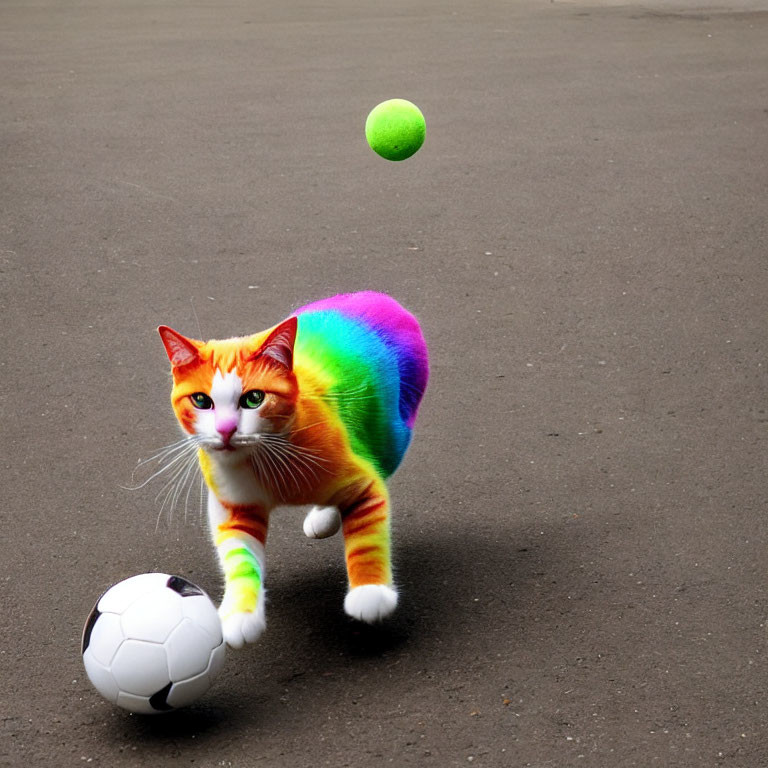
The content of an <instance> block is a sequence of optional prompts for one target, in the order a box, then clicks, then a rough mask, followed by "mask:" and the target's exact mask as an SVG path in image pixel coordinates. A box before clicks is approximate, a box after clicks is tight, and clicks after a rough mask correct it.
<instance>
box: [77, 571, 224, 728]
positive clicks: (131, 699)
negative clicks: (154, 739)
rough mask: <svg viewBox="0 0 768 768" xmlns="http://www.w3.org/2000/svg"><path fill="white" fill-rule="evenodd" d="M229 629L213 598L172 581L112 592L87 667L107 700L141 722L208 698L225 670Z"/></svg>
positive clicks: (97, 614) (89, 636)
mask: <svg viewBox="0 0 768 768" xmlns="http://www.w3.org/2000/svg"><path fill="white" fill-rule="evenodd" d="M225 649H226V644H225V643H224V640H223V637H222V633H221V621H220V620H219V615H218V612H217V611H216V607H215V606H214V604H213V603H212V602H211V599H210V598H209V597H208V595H206V594H205V592H203V590H202V589H200V587H198V586H197V585H195V584H192V582H190V581H187V580H186V579H182V578H181V577H180V576H169V575H168V574H166V573H144V574H141V575H140V576H133V577H131V578H130V579H125V581H121V582H119V583H118V584H115V585H114V586H113V587H110V589H108V590H107V591H106V592H105V593H104V594H103V595H102V596H101V597H100V598H99V600H98V601H97V602H96V605H95V606H94V608H93V610H92V611H91V614H90V616H89V617H88V620H87V621H86V623H85V629H84V630H83V643H82V652H83V663H84V664H85V671H86V672H87V673H88V678H89V679H90V681H91V682H92V683H93V685H94V687H95V688H96V690H97V691H98V692H99V693H100V694H101V695H102V696H104V698H105V699H107V700H108V701H111V702H112V703H113V704H117V705H118V706H119V707H123V708H124V709H127V710H130V711H131V712H138V713H141V714H155V713H158V712H167V711H169V710H171V709H177V708H178V707H184V706H186V705H187V704H191V703H192V702H193V701H194V700H195V699H197V698H199V697H200V696H202V695H203V694H204V693H205V692H206V691H207V690H208V688H210V686H211V684H212V682H213V679H214V678H215V677H216V675H217V674H218V673H219V671H220V670H221V667H222V665H223V663H224V654H225Z"/></svg>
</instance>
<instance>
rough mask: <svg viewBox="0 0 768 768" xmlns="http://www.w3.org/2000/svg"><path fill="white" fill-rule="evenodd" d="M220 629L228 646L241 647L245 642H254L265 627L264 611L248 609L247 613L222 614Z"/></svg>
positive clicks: (220, 614) (220, 612)
mask: <svg viewBox="0 0 768 768" xmlns="http://www.w3.org/2000/svg"><path fill="white" fill-rule="evenodd" d="M219 616H220V618H221V631H222V634H223V635H224V640H225V642H226V643H227V645H228V646H229V647H230V648H242V647H243V646H244V645H245V644H246V643H254V642H256V640H258V639H259V637H261V633H262V632H263V631H264V630H265V629H266V628H267V622H266V619H265V617H264V611H248V612H247V613H227V614H226V616H225V615H222V611H221V610H219Z"/></svg>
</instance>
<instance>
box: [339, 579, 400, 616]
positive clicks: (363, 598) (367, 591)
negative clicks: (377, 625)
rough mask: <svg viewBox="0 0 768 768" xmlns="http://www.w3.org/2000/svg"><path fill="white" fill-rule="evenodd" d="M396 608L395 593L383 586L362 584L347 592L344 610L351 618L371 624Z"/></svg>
mask: <svg viewBox="0 0 768 768" xmlns="http://www.w3.org/2000/svg"><path fill="white" fill-rule="evenodd" d="M396 607H397V592H395V590H394V589H393V588H392V587H387V586H386V585H384V584H363V586H361V587H355V588H354V589H351V590H350V591H349V592H347V596H346V597H345V598H344V610H345V611H346V612H347V613H348V614H349V615H350V616H351V617H352V618H353V619H358V620H359V621H364V622H366V623H367V624H373V623H374V622H376V621H381V619H384V618H386V617H387V616H389V614H390V613H392V611H394V610H395V608H396Z"/></svg>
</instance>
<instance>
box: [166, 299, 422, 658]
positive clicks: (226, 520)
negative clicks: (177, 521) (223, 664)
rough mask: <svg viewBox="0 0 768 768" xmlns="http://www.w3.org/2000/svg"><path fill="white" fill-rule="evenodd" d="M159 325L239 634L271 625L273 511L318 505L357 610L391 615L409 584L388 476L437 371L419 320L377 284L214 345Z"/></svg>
mask: <svg viewBox="0 0 768 768" xmlns="http://www.w3.org/2000/svg"><path fill="white" fill-rule="evenodd" d="M159 331H160V334H161V337H162V339H163V343H164V344H165V348H166V351H167V353H168V357H169V359H170V361H171V365H172V371H173V381H174V386H173V391H172V393H171V399H172V403H173V407H174V410H175V412H176V415H177V418H178V419H179V422H180V424H181V426H182V428H183V429H184V430H185V432H186V433H187V434H188V435H189V438H188V441H189V445H190V446H193V447H194V449H196V450H197V451H198V458H199V462H200V467H201V469H202V472H203V476H204V478H205V481H206V484H207V485H208V488H209V495H208V517H209V522H210V524H211V530H212V534H213V537H214V542H215V544H216V547H217V552H218V555H219V560H220V563H221V566H222V569H223V571H224V577H225V591H224V598H223V600H222V604H221V607H220V609H219V610H220V614H221V617H222V623H223V627H224V634H225V637H226V639H227V642H228V643H229V644H230V645H232V646H235V647H239V646H240V645H242V644H243V643H244V642H248V641H252V640H255V639H256V637H258V635H259V634H260V633H261V632H262V631H263V629H264V626H265V618H264V599H263V596H264V587H263V581H264V566H265V555H264V551H265V550H264V548H265V545H266V537H267V529H268V524H269V515H270V512H271V510H272V509H273V508H275V507H277V506H280V505H285V504H289V505H290V504H313V505H315V507H314V508H313V509H312V510H311V511H310V512H309V514H308V515H307V517H306V519H305V521H304V531H305V533H306V534H307V535H308V536H311V537H314V538H322V537H325V536H329V535H331V534H333V533H335V532H336V531H337V530H338V529H339V527H341V528H342V530H343V535H344V543H345V556H346V564H347V573H348V577H349V587H350V589H349V592H348V594H347V597H346V599H345V603H344V607H345V610H346V611H347V613H348V614H350V615H351V616H353V617H355V618H357V619H360V620H363V621H369V622H370V621H376V620H378V619H380V618H383V617H384V616H386V615H388V614H389V613H390V612H391V611H392V610H394V608H395V606H396V603H397V592H396V590H395V588H394V586H393V584H392V572H391V565H390V543H389V498H388V493H387V489H386V485H385V483H384V481H385V479H386V478H387V477H389V476H390V475H391V474H392V473H393V472H394V471H395V470H396V469H397V467H398V465H399V464H400V462H401V461H402V458H403V456H404V454H405V451H406V449H407V448H408V444H409V442H410V440H411V433H412V429H413V425H414V422H415V419H416V414H417V411H418V407H419V403H420V402H421V398H422V396H423V394H424V390H425V388H426V385H427V379H428V362H427V348H426V344H425V342H424V339H423V336H422V334H421V330H420V328H419V325H418V323H417V321H416V319H415V318H414V317H413V316H412V315H411V314H409V313H408V312H407V311H406V310H404V309H403V308H402V307H401V306H400V305H399V304H398V303H397V302H396V301H395V300H394V299H392V298H391V297H389V296H386V295H384V294H381V293H374V292H370V291H368V292H363V293H354V294H344V295H339V296H334V297H332V298H329V299H324V300H322V301H318V302H315V303H313V304H309V305H307V306H305V307H302V308H301V309H299V310H297V311H296V312H295V313H294V314H293V315H291V316H290V317H289V318H288V319H287V320H285V321H283V322H282V323H279V324H278V325H277V326H275V327H274V328H271V329H269V330H267V331H264V332H261V333H257V334H254V335H253V336H246V337H240V338H234V339H227V340H223V341H209V342H202V341H197V340H194V339H188V338H186V337H184V336H182V335H181V334H179V333H177V332H176V331H173V330H171V329H170V328H167V327H165V326H161V327H160V329H159Z"/></svg>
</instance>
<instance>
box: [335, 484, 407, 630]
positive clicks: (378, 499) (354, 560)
mask: <svg viewBox="0 0 768 768" xmlns="http://www.w3.org/2000/svg"><path fill="white" fill-rule="evenodd" d="M341 515H342V521H343V522H342V525H343V531H344V549H345V556H346V561H347V576H348V578H349V591H348V592H347V596H346V598H345V599H344V611H345V612H346V613H347V614H348V615H349V616H351V617H352V618H353V619H357V620H358V621H364V622H366V623H367V624H373V623H375V622H377V621H381V620H382V619H384V618H386V617H387V616H389V615H390V614H391V613H392V612H393V611H394V610H395V608H396V607H397V590H396V589H395V586H394V584H393V583H392V566H391V563H390V536H389V495H388V493H387V489H386V487H385V485H384V483H383V482H382V481H380V480H379V479H378V478H377V479H373V480H371V481H370V482H369V483H367V484H366V485H365V486H363V487H358V489H357V490H356V492H354V493H352V494H350V496H349V497H348V498H347V499H345V501H344V502H343V503H342V505H341Z"/></svg>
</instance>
